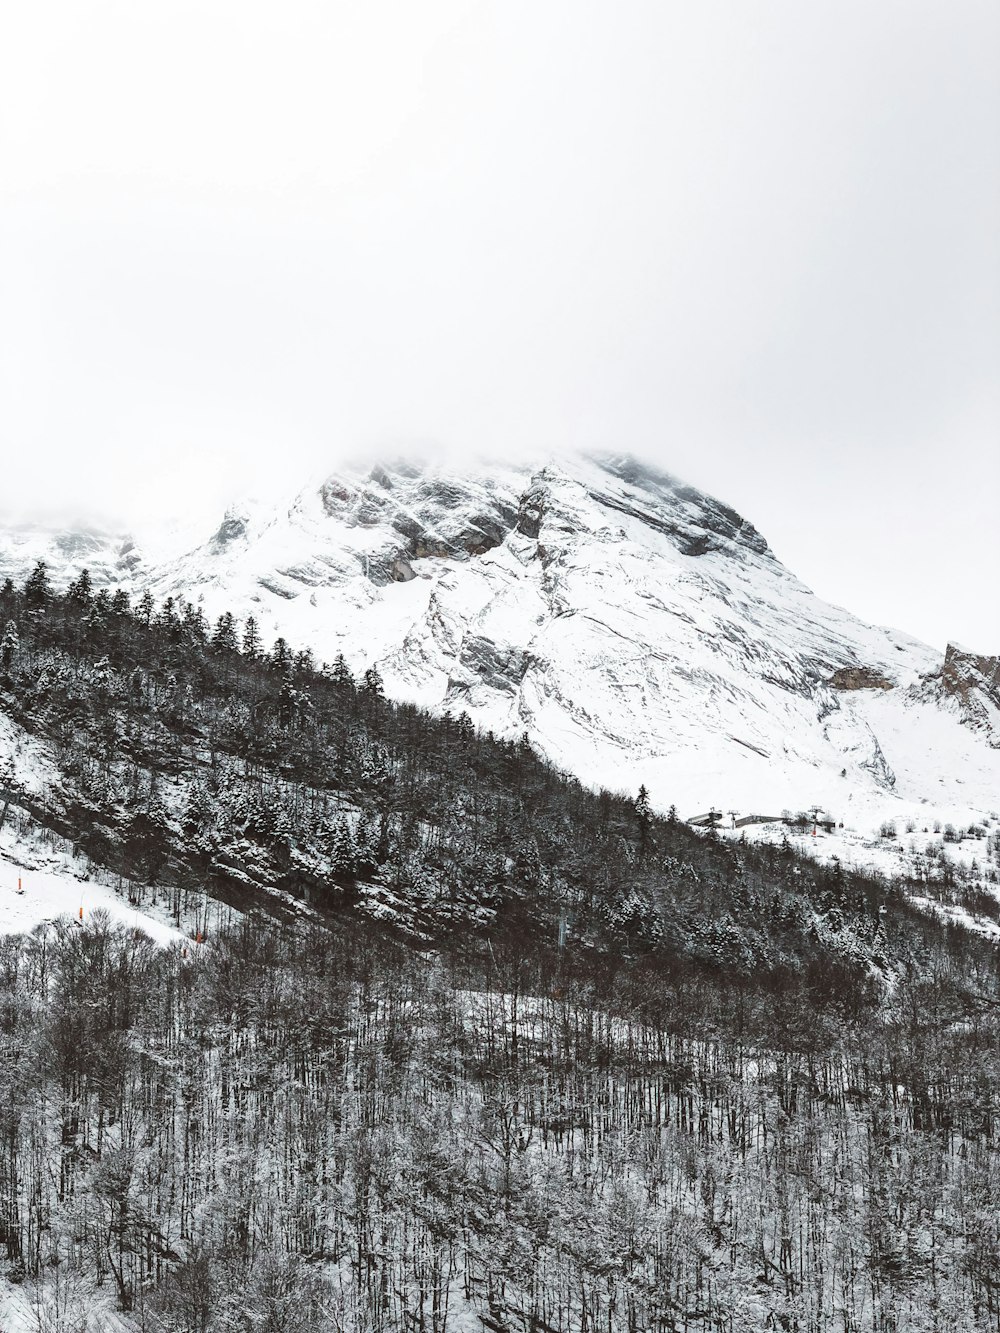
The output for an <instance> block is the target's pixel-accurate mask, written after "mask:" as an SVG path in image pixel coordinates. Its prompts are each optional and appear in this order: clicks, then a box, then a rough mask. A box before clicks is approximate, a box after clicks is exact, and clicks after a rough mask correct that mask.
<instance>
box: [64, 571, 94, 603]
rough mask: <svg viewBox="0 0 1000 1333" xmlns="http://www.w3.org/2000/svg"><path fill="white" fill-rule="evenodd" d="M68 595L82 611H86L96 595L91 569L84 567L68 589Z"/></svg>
mask: <svg viewBox="0 0 1000 1333" xmlns="http://www.w3.org/2000/svg"><path fill="white" fill-rule="evenodd" d="M66 596H67V597H68V598H69V600H70V601H71V602H72V603H73V605H74V606H76V607H78V608H79V610H81V611H86V610H87V609H88V608H89V606H90V604H91V602H92V601H93V596H94V586H93V583H92V582H91V578H90V570H89V569H82V570H81V571H80V575H79V577H78V578H75V579H74V580H73V582H72V583H71V584H70V585H69V587H68V588H67V589H66Z"/></svg>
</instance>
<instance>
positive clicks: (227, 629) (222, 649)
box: [212, 611, 239, 653]
mask: <svg viewBox="0 0 1000 1333" xmlns="http://www.w3.org/2000/svg"><path fill="white" fill-rule="evenodd" d="M238 649H239V644H238V642H237V639H236V621H235V620H234V619H233V616H232V612H230V611H223V613H222V615H221V616H220V617H219V619H218V620H217V621H216V622H215V630H214V632H213V634H212V651H213V652H215V653H235V652H237V651H238Z"/></svg>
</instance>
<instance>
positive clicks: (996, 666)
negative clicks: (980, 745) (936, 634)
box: [913, 643, 1000, 749]
mask: <svg viewBox="0 0 1000 1333" xmlns="http://www.w3.org/2000/svg"><path fill="white" fill-rule="evenodd" d="M913 693H914V695H915V697H917V698H920V699H932V700H939V701H942V700H943V701H950V702H951V703H953V705H955V706H957V708H958V711H959V713H960V715H961V718H962V721H963V722H964V723H965V724H966V726H969V727H971V728H972V729H973V730H974V731H979V732H982V733H984V734H985V736H986V739H987V740H988V742H989V744H990V745H991V746H993V748H994V749H1000V656H990V655H989V654H985V653H972V652H969V651H968V650H967V649H965V648H960V647H959V646H958V644H955V643H949V645H948V647H947V649H946V651H945V655H944V662H943V663H942V664H941V667H940V669H939V670H937V671H933V672H931V673H930V674H929V675H927V676H924V677H923V679H922V680H921V681H920V683H919V684H918V685H916V686H915V687H914V690H913Z"/></svg>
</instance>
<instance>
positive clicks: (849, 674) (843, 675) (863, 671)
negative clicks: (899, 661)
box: [829, 666, 893, 690]
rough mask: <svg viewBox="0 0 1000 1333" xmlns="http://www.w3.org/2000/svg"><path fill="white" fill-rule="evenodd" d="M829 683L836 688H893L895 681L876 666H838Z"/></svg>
mask: <svg viewBox="0 0 1000 1333" xmlns="http://www.w3.org/2000/svg"><path fill="white" fill-rule="evenodd" d="M829 684H830V685H831V686H832V687H833V689H835V690H891V689H892V688H893V682H892V681H891V680H890V679H889V678H888V676H885V675H883V674H882V672H881V671H877V670H876V669H875V668H874V667H867V666H854V667H838V669H837V670H836V671H835V672H834V673H833V675H832V676H831V677H830V680H829Z"/></svg>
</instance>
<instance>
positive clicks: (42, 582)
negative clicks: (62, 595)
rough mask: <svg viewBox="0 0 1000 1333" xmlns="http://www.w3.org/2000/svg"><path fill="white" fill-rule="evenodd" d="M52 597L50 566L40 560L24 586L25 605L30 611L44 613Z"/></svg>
mask: <svg viewBox="0 0 1000 1333" xmlns="http://www.w3.org/2000/svg"><path fill="white" fill-rule="evenodd" d="M50 596H51V589H50V588H49V574H48V565H46V563H45V561H44V560H39V562H38V564H37V565H35V568H34V569H33V570H32V571H31V574H30V575H29V577H28V581H27V583H25V585H24V605H25V607H26V608H27V610H29V611H44V610H45V607H46V605H47V604H48V600H49V597H50Z"/></svg>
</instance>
